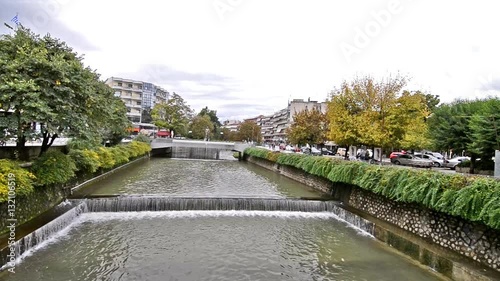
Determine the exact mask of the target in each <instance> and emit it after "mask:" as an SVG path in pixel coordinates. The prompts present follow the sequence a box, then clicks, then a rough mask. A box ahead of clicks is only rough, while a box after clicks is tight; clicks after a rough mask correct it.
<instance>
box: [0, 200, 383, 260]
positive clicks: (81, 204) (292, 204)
mask: <svg viewBox="0 0 500 281" xmlns="http://www.w3.org/2000/svg"><path fill="white" fill-rule="evenodd" d="M69 202H70V203H71V204H73V205H74V206H75V207H73V208H71V209H70V210H69V211H67V212H66V213H64V214H62V215H60V216H59V217H57V218H56V219H54V220H52V221H51V222H49V223H47V224H45V225H44V226H42V227H40V228H38V229H37V230H35V231H34V232H32V233H30V234H28V235H26V236H24V237H22V238H21V239H19V240H18V241H16V243H15V244H13V245H10V247H9V246H8V247H7V248H4V249H3V250H2V251H1V253H0V254H1V260H0V261H1V264H2V269H5V268H7V267H10V265H9V266H6V265H7V263H8V262H10V261H9V260H8V254H9V252H11V250H12V249H11V247H13V250H14V252H15V256H16V257H17V258H18V259H17V260H16V263H18V262H19V261H20V260H19V257H22V255H23V254H25V253H26V252H27V251H30V250H32V249H33V248H34V247H36V246H37V245H40V244H41V243H43V242H45V241H47V240H49V239H51V238H52V237H54V236H56V235H57V234H58V233H60V231H62V230H64V229H65V228H66V227H68V226H70V225H71V224H72V223H73V222H75V221H76V220H77V219H78V217H80V216H81V215H82V214H84V213H98V212H145V211H149V212H151V211H153V212H156V211H242V212H245V211H266V212H307V213H325V212H326V213H331V214H333V215H335V216H336V217H337V218H338V219H340V220H343V221H346V222H347V223H349V224H351V225H352V226H354V227H356V228H358V229H360V230H362V231H364V232H367V233H368V234H370V235H373V231H374V227H373V223H371V222H370V221H368V220H365V219H363V218H361V217H359V216H357V215H355V214H353V213H351V212H349V211H347V210H345V209H343V208H342V207H341V205H340V204H339V202H335V201H323V200H304V199H276V198H213V197H207V198H204V197H189V198H188V197H155V196H151V197H148V196H132V197H130V196H120V197H108V198H92V199H71V200H69ZM228 213H229V212H228Z"/></svg>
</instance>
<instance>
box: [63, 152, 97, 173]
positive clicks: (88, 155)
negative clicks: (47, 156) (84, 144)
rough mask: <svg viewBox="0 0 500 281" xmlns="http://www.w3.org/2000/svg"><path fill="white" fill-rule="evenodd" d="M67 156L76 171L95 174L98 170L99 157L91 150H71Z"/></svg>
mask: <svg viewBox="0 0 500 281" xmlns="http://www.w3.org/2000/svg"><path fill="white" fill-rule="evenodd" d="M68 155H69V157H71V159H73V161H74V162H75V165H76V169H77V171H81V172H84V173H95V172H96V171H97V169H99V164H100V162H99V155H98V154H97V152H95V151H93V150H89V149H83V150H80V149H73V150H71V151H70V152H69V154H68Z"/></svg>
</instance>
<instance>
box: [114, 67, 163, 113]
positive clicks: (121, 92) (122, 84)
mask: <svg viewBox="0 0 500 281" xmlns="http://www.w3.org/2000/svg"><path fill="white" fill-rule="evenodd" d="M105 83H106V84H107V85H108V86H110V87H111V88H113V89H114V90H115V95H116V96H118V97H120V98H121V99H122V101H123V102H124V103H125V105H126V106H127V117H128V119H129V120H130V121H132V122H142V111H143V110H144V109H149V108H153V107H154V105H155V104H157V103H162V102H166V101H167V100H168V98H169V92H168V91H166V90H165V89H163V88H161V87H160V86H157V85H154V84H152V83H149V82H143V81H137V80H132V79H125V78H118V77H110V78H108V79H106V82H105Z"/></svg>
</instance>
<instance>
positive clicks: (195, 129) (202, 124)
mask: <svg viewBox="0 0 500 281" xmlns="http://www.w3.org/2000/svg"><path fill="white" fill-rule="evenodd" d="M207 129H208V136H207V135H206V134H207V133H206V130H207ZM190 130H191V136H192V138H194V139H205V138H206V137H208V138H209V139H212V137H213V134H214V124H213V123H212V121H211V120H210V117H209V116H208V115H198V116H196V117H194V118H193V121H192V122H191V126H190Z"/></svg>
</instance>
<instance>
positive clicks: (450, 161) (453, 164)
mask: <svg viewBox="0 0 500 281" xmlns="http://www.w3.org/2000/svg"><path fill="white" fill-rule="evenodd" d="M463 161H470V157H464V156H460V157H455V158H451V159H448V160H444V166H445V167H446V168H450V169H452V170H455V168H456V167H457V165H458V164H460V163H462V162H463Z"/></svg>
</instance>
